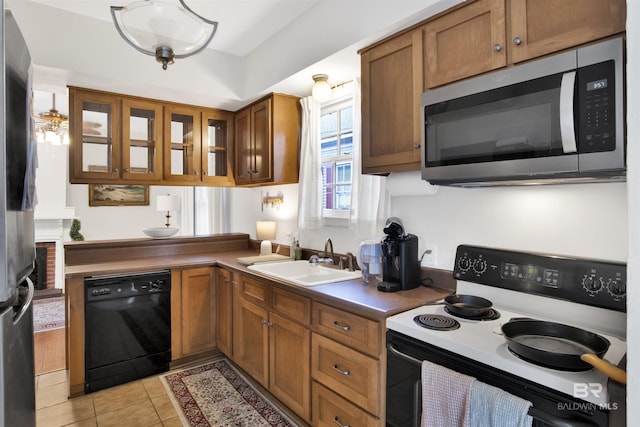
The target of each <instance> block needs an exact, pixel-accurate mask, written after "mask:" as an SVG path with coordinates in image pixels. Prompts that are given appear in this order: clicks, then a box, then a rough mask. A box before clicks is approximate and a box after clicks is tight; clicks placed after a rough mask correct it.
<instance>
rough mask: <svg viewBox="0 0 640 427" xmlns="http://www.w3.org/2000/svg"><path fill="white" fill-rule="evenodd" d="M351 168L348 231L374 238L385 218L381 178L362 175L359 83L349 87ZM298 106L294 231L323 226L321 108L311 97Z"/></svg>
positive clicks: (355, 82) (383, 186) (385, 205)
mask: <svg viewBox="0 0 640 427" xmlns="http://www.w3.org/2000/svg"><path fill="white" fill-rule="evenodd" d="M353 91H354V92H353V165H352V178H351V179H352V183H351V209H350V212H349V229H350V230H351V231H353V232H356V233H359V234H368V235H375V234H377V233H378V232H379V231H380V230H382V226H383V221H384V218H386V216H387V203H385V201H386V200H387V198H386V197H385V179H384V177H380V176H374V175H362V174H361V171H362V155H361V150H360V148H361V145H362V144H361V132H360V129H361V125H360V123H361V115H360V82H359V81H357V80H356V81H354V84H353ZM300 104H301V105H302V141H301V148H300V185H299V190H298V191H299V197H298V228H299V229H301V230H303V229H310V228H318V227H321V226H322V225H324V219H323V215H322V197H321V196H322V167H321V159H320V113H321V106H320V104H319V103H318V102H316V101H315V100H314V99H313V98H312V97H311V96H309V97H306V98H304V99H302V100H301V101H300Z"/></svg>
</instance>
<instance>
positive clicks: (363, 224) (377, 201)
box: [349, 79, 388, 235]
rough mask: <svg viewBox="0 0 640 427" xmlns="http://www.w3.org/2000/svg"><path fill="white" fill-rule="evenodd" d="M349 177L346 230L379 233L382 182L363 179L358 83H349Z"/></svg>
mask: <svg viewBox="0 0 640 427" xmlns="http://www.w3.org/2000/svg"><path fill="white" fill-rule="evenodd" d="M353 105H354V108H353V177H352V184H351V212H349V229H350V230H352V231H354V232H357V233H359V234H368V235H375V234H378V233H380V231H381V230H382V227H383V225H384V223H383V221H384V219H385V218H386V217H387V215H388V206H387V205H388V204H387V203H386V200H387V197H386V196H385V178H384V177H381V176H376V175H363V174H362V173H361V171H362V150H361V147H362V136H361V135H362V132H361V128H362V126H361V123H362V117H361V114H360V105H361V104H360V79H356V80H354V82H353Z"/></svg>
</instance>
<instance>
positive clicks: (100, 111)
mask: <svg viewBox="0 0 640 427" xmlns="http://www.w3.org/2000/svg"><path fill="white" fill-rule="evenodd" d="M69 111H70V114H69V131H70V144H69V158H70V162H69V166H70V168H69V169H70V170H69V179H70V181H71V183H77V182H82V180H92V181H96V182H101V183H103V184H104V183H106V182H111V181H114V180H118V179H120V177H121V175H120V172H121V168H122V166H121V153H122V149H121V146H122V138H121V134H120V129H121V114H120V102H119V99H118V98H117V97H115V96H113V95H111V94H105V93H100V92H94V91H84V90H81V89H76V88H69Z"/></svg>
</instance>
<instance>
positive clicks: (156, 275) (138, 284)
mask: <svg viewBox="0 0 640 427" xmlns="http://www.w3.org/2000/svg"><path fill="white" fill-rule="evenodd" d="M84 286H85V301H86V302H87V303H88V302H91V301H104V300H107V299H115V298H127V297H135V296H141V295H148V294H154V293H161V292H170V291H171V272H170V271H169V270H162V271H152V272H146V273H132V274H126V275H117V276H96V277H88V278H86V279H85V281H84Z"/></svg>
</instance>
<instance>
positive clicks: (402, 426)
mask: <svg viewBox="0 0 640 427" xmlns="http://www.w3.org/2000/svg"><path fill="white" fill-rule="evenodd" d="M423 360H428V361H430V362H433V363H436V364H438V365H441V366H444V367H446V368H449V369H452V370H454V371H456V372H460V373H462V374H465V375H470V376H473V377H475V378H477V379H478V380H479V381H482V382H484V383H487V384H490V385H492V386H494V387H499V388H501V389H502V390H504V391H506V392H509V393H511V394H513V395H516V396H518V397H521V398H523V399H526V400H528V401H530V402H531V403H532V405H533V406H532V408H531V409H530V411H529V414H530V415H531V416H532V417H533V420H534V421H533V426H535V427H561V426H562V427H578V426H582V427H586V426H596V427H605V426H607V425H608V418H609V415H608V412H607V411H604V410H601V409H600V408H597V407H594V405H592V404H589V403H587V402H584V401H581V400H579V399H575V398H572V397H571V396H567V395H565V394H562V393H559V392H557V391H554V390H552V389H549V388H547V387H544V386H542V385H540V384H536V383H533V382H531V381H528V380H525V379H523V378H519V377H517V376H515V375H511V374H509V373H507V372H504V371H500V370H498V369H495V368H492V367H490V366H487V365H484V364H482V363H478V362H476V361H473V360H471V359H468V358H466V357H463V356H459V355H456V354H454V353H451V352H449V351H447V350H443V349H441V348H439V347H435V346H433V345H430V344H427V343H425V342H422V341H418V340H416V339H414V338H411V337H407V336H405V335H403V334H400V333H397V332H395V331H388V332H387V402H386V405H387V422H386V425H387V426H389V427H418V426H420V418H421V415H422V410H421V407H422V396H421V389H422V385H421V384H420V377H421V375H420V374H421V362H422V361H423Z"/></svg>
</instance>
